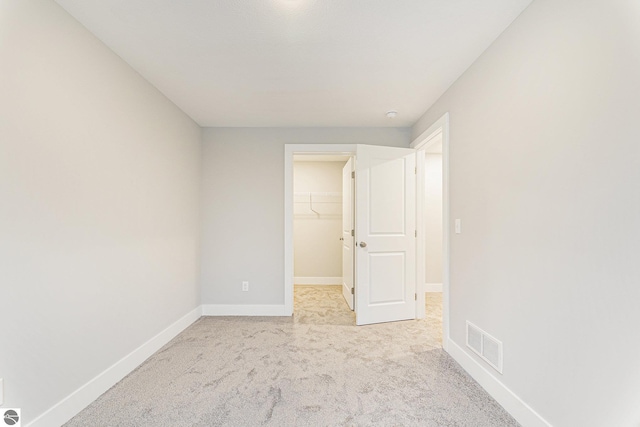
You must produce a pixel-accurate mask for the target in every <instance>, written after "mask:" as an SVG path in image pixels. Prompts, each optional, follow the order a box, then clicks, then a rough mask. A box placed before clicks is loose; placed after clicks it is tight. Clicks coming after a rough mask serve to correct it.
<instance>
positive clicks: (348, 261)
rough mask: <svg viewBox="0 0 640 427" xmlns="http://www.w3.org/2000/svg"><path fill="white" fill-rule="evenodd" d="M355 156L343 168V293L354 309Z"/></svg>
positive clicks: (350, 306)
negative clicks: (352, 173)
mask: <svg viewBox="0 0 640 427" xmlns="http://www.w3.org/2000/svg"><path fill="white" fill-rule="evenodd" d="M353 163H354V162H353V158H350V159H349V161H347V164H346V165H344V168H343V169H342V295H343V296H344V299H345V300H346V301H347V304H348V305H349V308H350V309H351V310H353V305H354V301H353V300H354V295H353V285H354V283H353V279H354V274H353V273H354V271H353V267H354V262H355V260H354V254H353V240H354V237H353V236H352V235H351V230H353V178H352V177H351V172H352V171H353Z"/></svg>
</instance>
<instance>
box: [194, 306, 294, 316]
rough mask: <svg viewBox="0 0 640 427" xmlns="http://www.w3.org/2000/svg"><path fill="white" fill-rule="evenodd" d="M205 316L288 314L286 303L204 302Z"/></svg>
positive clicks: (203, 313) (203, 310)
mask: <svg viewBox="0 0 640 427" xmlns="http://www.w3.org/2000/svg"><path fill="white" fill-rule="evenodd" d="M202 315H203V316H286V313H285V309H284V305H231V304H204V305H202Z"/></svg>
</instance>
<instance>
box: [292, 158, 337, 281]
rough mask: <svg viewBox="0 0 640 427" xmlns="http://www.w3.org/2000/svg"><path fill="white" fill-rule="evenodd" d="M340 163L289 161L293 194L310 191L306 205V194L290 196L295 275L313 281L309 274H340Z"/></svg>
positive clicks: (324, 276)
mask: <svg viewBox="0 0 640 427" xmlns="http://www.w3.org/2000/svg"><path fill="white" fill-rule="evenodd" d="M344 164H345V162H324V161H323V162H319V161H318V162H316V161H310V162H307V161H296V162H294V164H293V191H294V194H298V193H302V194H304V193H311V198H312V200H311V203H312V206H310V203H309V198H308V197H307V196H302V195H296V196H295V197H294V210H293V213H294V216H293V242H294V243H293V244H294V253H293V256H294V276H295V277H298V278H310V280H311V281H313V279H312V278H318V277H321V278H327V279H330V278H336V277H340V278H341V277H342V242H341V241H340V238H341V237H342V168H343V167H344ZM318 193H320V194H318ZM322 193H331V194H322ZM311 208H313V211H316V212H317V213H316V212H313V211H312V210H311ZM296 283H299V282H296ZM340 283H342V282H341V281H340ZM340 283H336V284H340ZM305 284H309V283H305ZM314 284H316V282H314Z"/></svg>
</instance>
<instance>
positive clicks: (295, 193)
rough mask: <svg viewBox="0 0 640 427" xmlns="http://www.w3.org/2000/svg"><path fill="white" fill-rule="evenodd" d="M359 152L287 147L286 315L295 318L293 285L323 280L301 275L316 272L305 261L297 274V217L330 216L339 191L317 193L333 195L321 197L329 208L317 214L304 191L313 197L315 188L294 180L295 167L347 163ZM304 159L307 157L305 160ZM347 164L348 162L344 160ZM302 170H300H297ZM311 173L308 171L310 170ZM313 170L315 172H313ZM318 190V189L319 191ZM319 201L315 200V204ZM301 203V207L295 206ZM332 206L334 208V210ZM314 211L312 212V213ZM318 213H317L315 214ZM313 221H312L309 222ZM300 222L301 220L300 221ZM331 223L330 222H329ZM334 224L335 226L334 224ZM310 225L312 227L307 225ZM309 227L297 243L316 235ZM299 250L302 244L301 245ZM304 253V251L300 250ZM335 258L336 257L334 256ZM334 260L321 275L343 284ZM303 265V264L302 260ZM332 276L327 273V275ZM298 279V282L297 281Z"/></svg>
mask: <svg viewBox="0 0 640 427" xmlns="http://www.w3.org/2000/svg"><path fill="white" fill-rule="evenodd" d="M355 151H356V146H355V145H351V144H331V145H327V144H287V145H285V158H284V172H285V173H284V183H285V191H284V204H285V206H284V219H285V223H284V274H285V277H284V305H285V314H286V315H289V316H290V315H292V314H293V305H294V282H296V281H298V282H304V281H305V280H304V278H305V277H306V278H311V279H310V280H313V281H317V279H318V278H319V277H322V276H303V275H302V274H311V273H310V272H311V271H314V270H309V266H308V265H306V266H305V262H304V261H303V262H302V263H300V262H298V270H297V271H296V263H295V256H294V253H295V250H296V242H295V238H296V236H295V235H294V229H295V224H294V221H295V219H296V218H295V216H296V213H298V214H302V213H303V212H305V211H306V212H307V214H308V215H314V216H316V218H317V215H318V214H316V212H320V216H322V212H324V213H325V215H327V214H329V213H330V212H335V209H336V206H335V205H337V203H332V202H335V193H336V191H317V193H330V194H323V195H322V196H321V199H323V200H324V201H327V202H329V203H327V206H323V207H322V208H320V209H322V210H318V207H319V204H317V203H315V204H314V198H313V195H312V194H311V195H310V194H306V195H305V194H304V193H305V191H303V190H305V189H306V190H307V191H306V193H312V192H313V191H312V188H314V187H312V185H313V186H315V185H316V184H311V183H304V182H295V179H294V165H295V163H296V160H298V161H302V160H303V159H306V160H316V161H318V160H322V159H323V157H324V158H325V159H331V160H335V159H336V158H339V159H348V158H350V157H351V156H353V155H354V154H355ZM302 156H305V157H302ZM345 161H346V160H345ZM297 169H299V168H297ZM308 169H309V168H308ZM311 169H314V168H311ZM315 169H321V168H318V167H317V168H315ZM319 173H322V172H318V171H317V170H316V171H307V177H309V176H310V175H314V174H316V175H317V174H319ZM316 188H317V187H316ZM320 189H327V190H331V189H335V188H334V187H329V188H327V187H321V188H320ZM340 193H342V191H341V187H340ZM316 196H317V197H320V195H319V194H316ZM309 197H311V199H309ZM303 198H306V203H302V199H303ZM317 200H318V199H317V198H316V201H317ZM296 202H298V203H296ZM331 205H332V206H331ZM339 206H340V208H341V207H342V201H340V204H339ZM309 208H312V209H313V210H312V209H309ZM313 211H316V212H313ZM311 218H313V217H310V219H311ZM300 219H301V218H300ZM330 222H331V221H330ZM330 222H329V223H328V224H322V223H319V222H315V223H312V225H319V226H320V227H323V226H327V225H330ZM334 224H335V223H334ZM307 225H309V224H307ZM303 228H304V226H303ZM308 228H309V227H307V230H303V232H302V233H298V236H297V237H298V239H299V240H300V239H301V238H302V237H304V236H305V233H307V234H306V235H307V236H310V235H311V234H310V233H313V232H317V230H316V231H310V230H309V229H308ZM334 237H336V239H337V240H336V241H337V243H338V247H339V248H340V240H339V238H340V237H341V236H340V233H338V235H337V236H334ZM298 243H301V242H300V241H298ZM304 243H305V244H304V246H303V247H306V248H311V250H313V249H312V246H313V242H304ZM326 243H327V244H328V245H330V244H331V243H332V242H331V241H327V242H326ZM298 246H300V244H299V245H298ZM299 249H302V248H299ZM334 256H335V253H334ZM333 259H334V261H333V262H334V265H333V266H332V267H331V269H326V270H323V271H325V272H323V273H322V274H332V276H324V277H325V279H324V280H325V281H331V280H333V281H334V282H335V281H337V277H340V280H342V277H341V276H342V273H339V274H337V275H335V276H333V274H336V273H337V270H336V269H335V258H333ZM299 261H300V260H299ZM339 265H340V269H342V260H341V259H340V261H339ZM315 271H316V273H313V274H320V273H318V272H317V271H318V270H315ZM329 271H330V272H331V273H328V272H329ZM296 278H297V280H296Z"/></svg>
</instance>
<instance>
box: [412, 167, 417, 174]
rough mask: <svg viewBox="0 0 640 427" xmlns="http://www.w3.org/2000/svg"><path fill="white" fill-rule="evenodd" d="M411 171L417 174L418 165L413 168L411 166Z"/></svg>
mask: <svg viewBox="0 0 640 427" xmlns="http://www.w3.org/2000/svg"><path fill="white" fill-rule="evenodd" d="M413 173H414V174H415V175H417V174H418V167H417V166H416V167H415V168H413Z"/></svg>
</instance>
